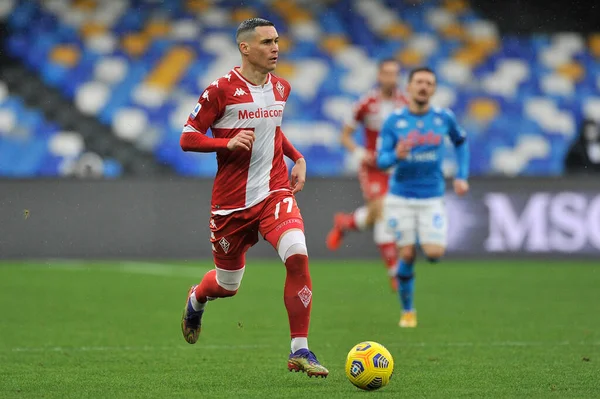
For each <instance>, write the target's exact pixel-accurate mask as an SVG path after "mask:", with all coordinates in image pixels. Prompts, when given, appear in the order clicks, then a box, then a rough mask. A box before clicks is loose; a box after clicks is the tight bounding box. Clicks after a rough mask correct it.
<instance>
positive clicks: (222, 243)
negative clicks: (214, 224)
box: [219, 237, 231, 253]
mask: <svg viewBox="0 0 600 399" xmlns="http://www.w3.org/2000/svg"><path fill="white" fill-rule="evenodd" d="M219 245H220V246H221V248H223V252H225V253H227V252H229V247H231V244H230V243H229V241H227V240H226V239H225V237H223V238H221V239H220V240H219Z"/></svg>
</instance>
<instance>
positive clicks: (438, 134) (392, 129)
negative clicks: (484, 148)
mask: <svg viewBox="0 0 600 399" xmlns="http://www.w3.org/2000/svg"><path fill="white" fill-rule="evenodd" d="M379 137H380V142H379V148H378V151H377V166H378V167H379V168H381V169H388V168H390V167H394V170H393V173H392V175H391V176H390V189H389V192H390V193H392V194H394V195H398V196H401V197H407V198H434V197H441V196H443V195H444V189H445V182H444V173H443V171H442V162H443V160H444V148H445V147H444V139H445V138H446V137H449V138H450V141H451V142H452V143H453V144H454V146H455V149H456V160H457V163H458V168H457V173H456V178H457V179H465V180H466V179H467V178H468V173H469V149H468V144H467V142H466V138H467V136H466V133H465V131H464V130H463V129H462V128H461V127H460V126H459V125H458V124H457V122H456V118H455V116H454V114H453V113H452V111H450V110H449V109H445V108H436V107H430V108H429V110H428V111H427V112H426V113H424V114H413V113H411V112H410V111H409V109H408V107H404V108H401V109H398V110H396V111H395V112H394V113H392V114H391V115H390V116H389V117H388V118H387V120H386V121H385V122H384V124H383V127H382V129H381V132H380V136H379ZM401 140H406V141H407V142H408V143H409V144H410V145H411V150H410V154H409V155H408V157H407V158H405V159H399V158H398V157H397V155H396V145H397V144H398V142H400V141H401Z"/></svg>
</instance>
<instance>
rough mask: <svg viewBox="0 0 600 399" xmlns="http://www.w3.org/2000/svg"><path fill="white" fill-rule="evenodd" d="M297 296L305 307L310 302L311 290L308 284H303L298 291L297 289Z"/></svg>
mask: <svg viewBox="0 0 600 399" xmlns="http://www.w3.org/2000/svg"><path fill="white" fill-rule="evenodd" d="M298 297H299V298H300V300H301V301H302V304H303V305H304V307H305V308H307V307H308V305H309V304H310V299H311V298H312V291H311V290H310V288H308V286H306V285H305V286H304V287H303V288H302V289H301V290H300V291H298Z"/></svg>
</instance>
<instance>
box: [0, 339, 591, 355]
mask: <svg viewBox="0 0 600 399" xmlns="http://www.w3.org/2000/svg"><path fill="white" fill-rule="evenodd" d="M325 346H327V347H332V346H333V345H331V344H326V345H325ZM385 346H386V347H389V348H402V347H404V348H406V347H438V348H439V347H539V346H600V342H570V341H560V342H520V341H500V342H392V343H388V344H386V345H385ZM197 347H198V348H199V349H202V350H253V349H269V348H271V349H272V348H275V346H274V345H267V344H254V345H202V344H199V345H197ZM188 348H189V346H74V347H70V346H49V347H18V348H11V349H6V350H1V349H0V352H6V351H10V352H38V353H39V352H154V351H176V350H187V349H188Z"/></svg>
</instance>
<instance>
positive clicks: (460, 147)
mask: <svg viewBox="0 0 600 399" xmlns="http://www.w3.org/2000/svg"><path fill="white" fill-rule="evenodd" d="M446 113H447V118H448V121H449V125H450V129H449V131H448V134H449V135H450V140H451V141H452V143H453V144H454V149H455V151H456V163H457V170H456V176H455V178H454V192H455V193H456V194H457V195H465V194H466V193H467V192H468V191H469V183H468V181H467V180H468V179H469V162H470V151H469V142H468V141H467V133H466V132H465V130H464V129H463V128H462V127H460V126H459V125H458V123H457V122H456V118H455V116H454V113H452V112H451V111H450V110H447V111H446Z"/></svg>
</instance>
